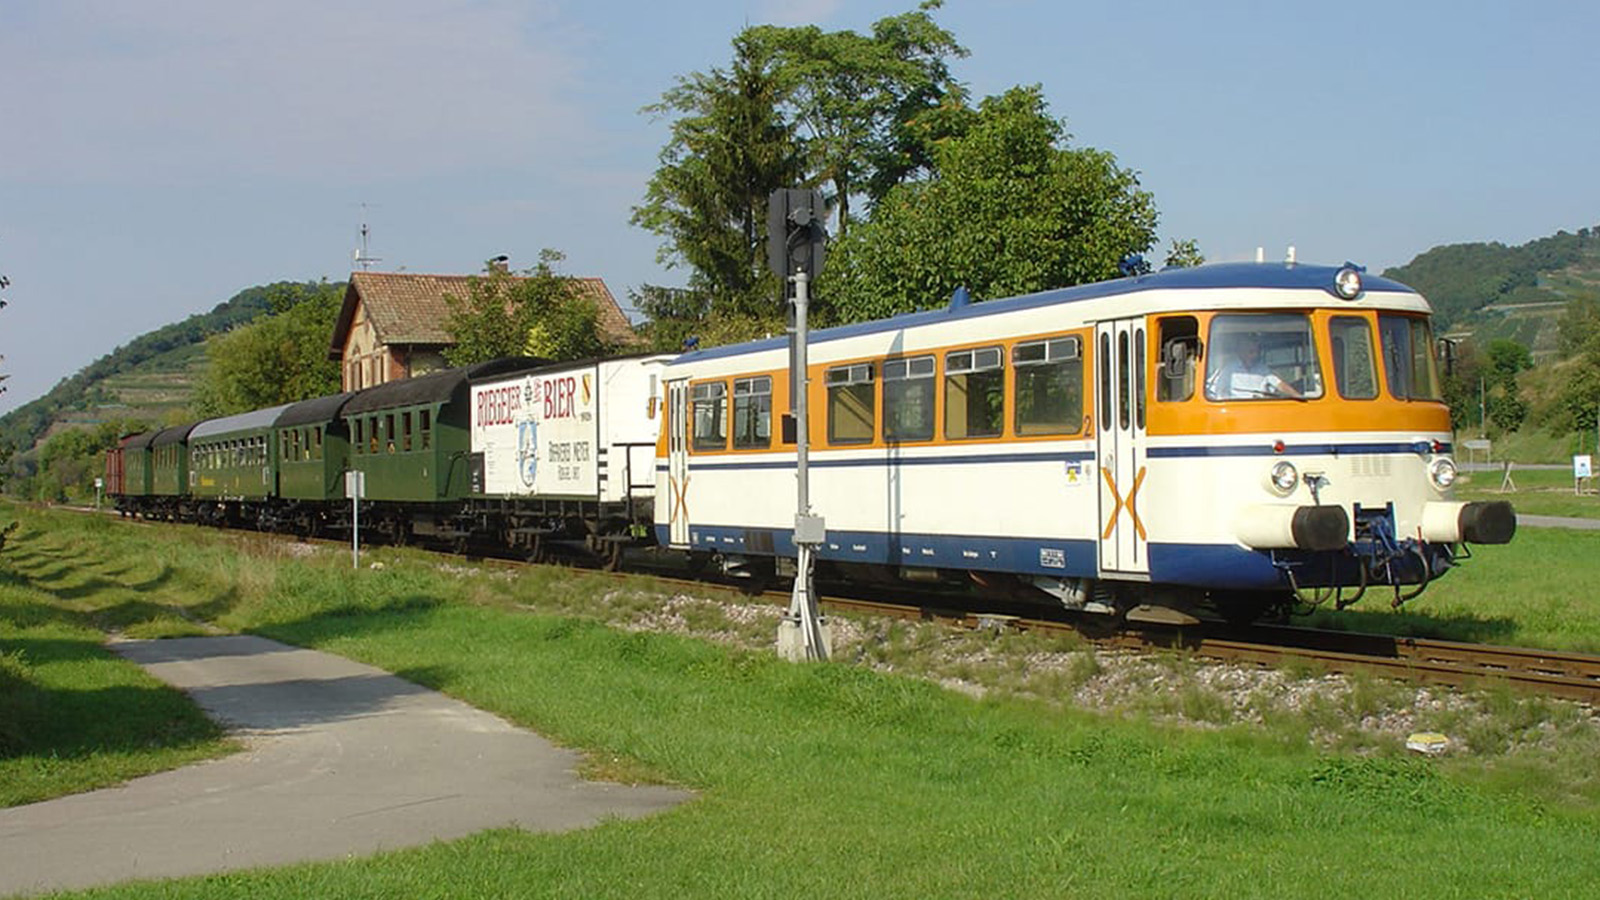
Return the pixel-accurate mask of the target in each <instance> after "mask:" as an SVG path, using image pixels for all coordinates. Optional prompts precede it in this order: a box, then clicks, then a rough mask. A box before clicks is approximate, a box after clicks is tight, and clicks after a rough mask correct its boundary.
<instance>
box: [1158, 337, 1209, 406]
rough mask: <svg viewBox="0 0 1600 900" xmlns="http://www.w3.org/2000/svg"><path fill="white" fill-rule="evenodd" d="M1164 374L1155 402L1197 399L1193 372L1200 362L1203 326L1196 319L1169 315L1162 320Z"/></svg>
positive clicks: (1162, 370) (1162, 365) (1159, 383)
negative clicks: (1201, 328)
mask: <svg viewBox="0 0 1600 900" xmlns="http://www.w3.org/2000/svg"><path fill="white" fill-rule="evenodd" d="M1157 334H1158V335H1159V336H1160V340H1161V359H1160V363H1161V372H1160V374H1159V376H1158V377H1157V379H1156V399H1157V400H1158V401H1161V402H1163V403H1168V402H1174V401H1183V400H1188V399H1189V398H1190V397H1193V396H1194V370H1195V367H1196V366H1197V365H1199V362H1200V325H1199V323H1198V322H1196V321H1195V317H1194V316H1169V317H1167V318H1165V319H1162V320H1161V323H1160V326H1159V331H1157Z"/></svg>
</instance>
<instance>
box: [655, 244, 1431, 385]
mask: <svg viewBox="0 0 1600 900" xmlns="http://www.w3.org/2000/svg"><path fill="white" fill-rule="evenodd" d="M1341 268H1343V267H1342V266H1319V265H1308V264H1305V263H1212V264H1209V265H1204V266H1193V267H1190V268H1183V269H1164V270H1162V271H1160V272H1153V273H1151V274H1149V275H1138V276H1135V277H1132V278H1117V279H1113V280H1111V281H1099V282H1095V283H1094V284H1081V285H1077V286H1075V287H1068V288H1057V289H1055V290H1049V291H1040V292H1039V293H1036V294H1023V295H1021V296H1018V297H1006V298H1003V299H996V300H985V301H982V302H974V303H971V304H969V305H967V306H960V307H956V308H953V309H952V308H949V307H941V308H939V309H932V310H927V311H924V312H914V313H905V314H903V315H898V316H894V317H892V318H888V319H875V320H873V321H871V322H857V323H855V324H853V325H840V326H838V327H836V328H825V329H822V330H820V331H814V332H812V333H811V335H810V340H811V342H812V343H823V342H826V341H836V340H842V339H845V338H852V337H859V336H861V335H866V334H874V333H876V332H880V331H893V330H898V329H902V328H914V327H916V326H919V325H931V324H934V323H936V322H951V321H959V320H961V319H975V318H980V317H983V316H992V315H998V314H1000V313H1005V312H1012V311H1016V310H1022V309H1033V308H1035V307H1040V306H1053V305H1056V304H1063V303H1078V302H1082V301H1085V300H1098V299H1102V298H1105V297H1115V296H1119V295H1122V294H1134V293H1139V292H1141V291H1155V290H1226V289H1240V288H1245V289H1276V290H1320V291H1325V292H1327V294H1328V296H1329V297H1330V298H1331V297H1333V296H1335V295H1334V294H1333V276H1334V273H1336V272H1338V271H1339V269H1341ZM1361 281H1362V290H1363V293H1371V292H1374V291H1378V292H1400V293H1407V294H1411V293H1415V291H1413V290H1412V289H1411V288H1409V287H1407V286H1406V285H1403V284H1401V283H1400V282H1398V281H1394V280H1392V279H1389V278H1384V277H1383V276H1381V275H1371V274H1366V273H1363V274H1362V276H1361ZM788 343H789V339H788V337H787V336H785V337H777V338H768V339H766V340H760V341H751V342H749V343H744V344H729V345H727V346H725V347H712V348H710V349H707V350H696V351H693V352H691V353H685V354H684V355H682V356H680V357H678V360H677V362H678V363H687V362H696V361H699V360H706V359H716V358H719V357H725V356H739V355H742V354H745V353H756V352H760V351H763V350H776V349H780V348H783V347H786V346H788Z"/></svg>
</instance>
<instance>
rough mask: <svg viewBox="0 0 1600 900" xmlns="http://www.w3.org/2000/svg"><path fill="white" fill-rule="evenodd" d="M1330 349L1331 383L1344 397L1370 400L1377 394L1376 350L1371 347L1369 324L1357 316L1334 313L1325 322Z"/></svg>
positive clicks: (1370, 327) (1370, 328)
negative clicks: (1331, 362) (1326, 322)
mask: <svg viewBox="0 0 1600 900" xmlns="http://www.w3.org/2000/svg"><path fill="white" fill-rule="evenodd" d="M1328 337H1329V340H1330V342H1331V349H1332V350H1333V383H1334V385H1335V386H1336V387H1337V388H1338V389H1339V396H1341V397H1343V398H1345V399H1346V400H1372V399H1374V398H1376V397H1377V396H1378V369H1377V359H1376V354H1374V353H1373V351H1372V326H1371V325H1370V324H1368V322H1367V320H1366V319H1363V318H1361V317H1360V316H1334V317H1333V319H1332V320H1330V321H1329V322H1328Z"/></svg>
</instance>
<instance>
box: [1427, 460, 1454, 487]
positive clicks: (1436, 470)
mask: <svg viewBox="0 0 1600 900" xmlns="http://www.w3.org/2000/svg"><path fill="white" fill-rule="evenodd" d="M1428 477H1429V478H1430V479H1432V480H1433V486H1434V487H1436V488H1438V489H1439V490H1441V491H1442V490H1445V489H1447V488H1449V487H1450V485H1452V484H1455V483H1456V464H1455V463H1454V462H1452V461H1451V460H1450V458H1449V457H1448V456H1441V457H1439V458H1438V459H1436V460H1434V461H1433V462H1431V463H1429V464H1428Z"/></svg>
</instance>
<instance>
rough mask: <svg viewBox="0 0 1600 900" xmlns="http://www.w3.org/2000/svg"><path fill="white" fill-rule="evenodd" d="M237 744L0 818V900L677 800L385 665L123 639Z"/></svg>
mask: <svg viewBox="0 0 1600 900" xmlns="http://www.w3.org/2000/svg"><path fill="white" fill-rule="evenodd" d="M113 648H114V649H115V650H117V652H119V653H121V654H123V655H124V656H126V657H128V658H129V659H132V660H133V661H135V662H137V663H139V664H140V665H142V666H144V667H145V668H146V669H148V670H149V671H150V672H151V673H153V674H154V675H156V676H157V677H158V678H161V679H163V680H165V681H168V682H170V683H172V684H174V685H176V686H178V687H180V688H182V689H183V690H185V691H187V692H188V693H189V694H190V695H191V696H193V697H194V699H195V700H196V702H198V703H199V704H200V705H201V706H202V707H204V708H205V709H206V711H207V712H208V713H210V714H211V715H212V716H213V717H214V718H216V719H218V720H219V721H222V722H225V723H227V724H229V725H230V726H232V727H234V728H235V729H237V730H238V733H239V734H240V736H241V737H242V738H243V740H244V741H245V743H246V746H247V747H248V750H247V751H246V752H244V753H241V754H237V755H234V756H231V757H228V758H226V759H220V760H215V761H211V762H207V763H202V764H199V765H195V766H189V767H186V768H183V769H179V770H175V771H172V772H165V773H162V774H159V775H152V776H149V777H146V778H140V779H137V780H135V781H132V782H129V783H128V784H126V785H124V786H122V787H118V788H112V789H108V790H102V791H94V792H92V793H88V794H78V795H75V796H71V797H64V798H61V799H58V800H51V801H47V802H44V803H36V804H33V805H30V806H22V807H14V808H11V809H0V896H3V895H11V894H16V893H33V892H39V891H45V890H55V889H62V888H81V887H89V886H92V885H101V884H109V883H112V882H118V881H125V880H128V879H134V878H165V877H171V876H179V875H195V874H201V873H210V872H220V871H226V870H230V869H242V868H249V867H256V866H273V865H282V864H286V863H291V862H300V861H305V860H317V859H338V858H343V857H347V856H352V855H365V854H370V853H374V852H377V851H379V850H389V849H395V848H400V847H409V846H414V845H419V844H426V843H429V842H431V841H434V840H448V839H451V838H457V837H462V836H464V835H468V834H472V833H474V832H478V831H482V830H484V829H486V828H494V827H501V826H511V825H515V826H520V827H522V828H526V829H528V830H531V831H560V830H566V829H574V828H583V827H586V826H589V825H593V824H595V823H597V822H599V821H600V820H601V819H603V818H606V817H611V816H617V817H623V818H636V817H640V816H645V815H649V814H650V813H653V812H656V811H659V810H663V809H666V808H669V807H671V806H673V805H675V804H677V803H680V802H682V801H684V800H685V799H687V797H688V795H687V794H685V793H683V792H681V791H676V790H669V789H666V788H659V787H643V788H628V787H622V786H618V785H607V784H596V783H591V782H584V781H580V780H578V779H577V777H576V776H575V775H574V774H573V769H574V767H575V766H576V765H577V763H578V757H577V754H575V753H573V752H570V751H567V750H561V749H559V748H556V747H555V746H553V745H552V744H550V743H549V742H548V741H545V740H544V739H543V738H540V737H539V736H538V735H535V734H532V733H530V732H527V731H523V730H521V729H518V728H515V727H513V726H512V725H510V724H508V723H507V722H505V721H504V720H502V719H499V718H497V717H495V716H492V715H489V714H488V713H485V712H482V711H480V710H477V709H474V708H472V707H470V706H468V705H466V704H464V703H461V702H458V701H456V700H452V699H450V698H448V697H445V696H444V695H442V694H439V693H437V692H435V691H430V690H427V689H424V688H421V687H418V686H417V685H415V684H412V683H410V682H408V681H404V680H401V679H399V678H396V677H394V676H392V675H389V674H387V673H385V672H383V671H382V670H379V669H374V668H371V667H370V666H363V665H360V664H357V663H353V662H350V661H349V660H345V659H341V658H339V657H336V656H331V655H329V654H325V653H318V652H315V651H311V650H302V649H299V648H295V647H290V646H287V645H284V644H279V643H276V642H273V641H268V640H265V639H263V638H257V637H247V636H240V637H203V638H182V639H178V640H166V641H126V642H119V643H116V644H113Z"/></svg>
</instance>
